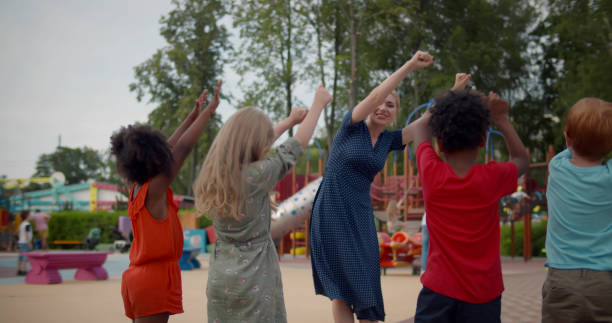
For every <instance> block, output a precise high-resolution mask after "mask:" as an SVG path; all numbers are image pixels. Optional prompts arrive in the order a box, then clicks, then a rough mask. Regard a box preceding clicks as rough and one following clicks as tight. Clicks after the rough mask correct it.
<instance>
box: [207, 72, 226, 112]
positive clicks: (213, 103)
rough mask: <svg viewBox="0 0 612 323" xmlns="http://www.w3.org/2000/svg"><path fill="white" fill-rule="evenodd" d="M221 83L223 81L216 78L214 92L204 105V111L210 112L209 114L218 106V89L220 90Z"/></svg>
mask: <svg viewBox="0 0 612 323" xmlns="http://www.w3.org/2000/svg"><path fill="white" fill-rule="evenodd" d="M221 84H223V81H222V80H217V86H215V94H214V96H213V99H212V101H210V103H209V104H208V106H207V107H206V112H207V113H210V114H211V115H212V114H213V113H215V110H217V107H218V106H219V91H220V90H221Z"/></svg>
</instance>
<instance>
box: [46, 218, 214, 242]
mask: <svg viewBox="0 0 612 323" xmlns="http://www.w3.org/2000/svg"><path fill="white" fill-rule="evenodd" d="M190 211H191V212H193V210H180V211H179V214H180V213H182V212H190ZM127 215H128V213H127V210H123V211H113V212H108V211H94V212H89V211H60V212H54V213H52V214H51V220H49V236H48V238H47V242H48V244H49V246H50V247H53V241H55V240H75V241H83V239H85V237H87V234H88V233H89V230H91V229H93V228H100V230H101V234H100V243H113V242H114V240H115V239H114V237H113V234H112V232H111V231H110V230H109V227H110V226H114V227H116V226H118V224H119V216H127ZM198 221H199V225H200V227H201V228H205V227H207V226H209V225H211V224H212V221H211V220H210V219H209V218H208V217H205V216H201V217H199V218H198Z"/></svg>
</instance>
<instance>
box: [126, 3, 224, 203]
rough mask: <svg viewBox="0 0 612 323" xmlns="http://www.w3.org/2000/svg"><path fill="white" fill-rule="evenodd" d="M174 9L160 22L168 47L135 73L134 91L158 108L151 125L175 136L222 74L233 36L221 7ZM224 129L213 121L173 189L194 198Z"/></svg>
mask: <svg viewBox="0 0 612 323" xmlns="http://www.w3.org/2000/svg"><path fill="white" fill-rule="evenodd" d="M172 3H173V5H174V9H173V10H172V11H170V12H169V13H168V15H166V16H163V17H162V18H161V20H160V23H161V25H162V27H161V31H160V33H161V35H162V36H163V37H164V39H165V40H166V42H167V43H168V45H167V46H166V47H164V48H161V49H159V50H157V52H156V53H155V54H153V56H152V57H151V58H149V59H148V60H146V61H145V62H143V63H142V64H140V65H138V66H136V67H135V68H134V74H135V77H136V82H134V83H132V84H130V90H131V91H134V92H136V95H137V99H138V100H139V101H141V100H142V99H143V98H144V97H148V98H149V102H150V103H154V104H156V105H157V107H156V108H155V109H154V110H153V111H152V112H151V113H150V114H149V119H148V123H149V124H150V125H151V126H153V127H154V128H157V129H161V130H162V131H164V132H165V133H166V135H168V136H169V135H170V134H171V133H172V132H173V131H174V130H175V129H176V128H177V127H178V125H179V124H180V123H181V122H182V120H183V119H184V118H185V117H186V116H187V114H188V113H189V112H190V111H191V109H192V108H193V104H194V102H195V100H196V99H197V97H198V96H199V94H200V92H201V91H202V89H203V88H209V89H212V88H213V87H214V85H215V84H216V80H217V79H218V78H219V76H220V75H221V74H222V72H223V71H222V69H223V64H224V63H225V61H226V60H225V58H224V56H223V53H224V51H226V50H228V49H229V48H230V46H229V44H228V43H227V40H228V33H227V30H226V28H225V27H224V26H222V25H220V23H219V20H220V19H221V18H222V17H224V16H225V15H226V14H227V10H226V8H225V7H224V5H223V3H222V1H215V0H184V1H179V0H173V1H172ZM219 125H220V119H219V117H218V116H214V117H213V118H211V119H210V121H209V124H208V125H207V129H206V130H205V131H204V135H203V136H202V137H201V138H200V140H199V142H198V144H197V145H196V146H195V147H194V149H193V152H192V155H191V163H190V165H187V164H188V163H185V164H186V165H185V166H183V168H182V169H181V171H180V172H179V174H178V175H177V177H176V179H175V180H174V182H173V184H172V188H173V190H174V191H175V192H176V193H179V194H189V195H190V194H191V183H193V181H194V179H195V176H196V175H197V173H196V171H197V168H198V164H199V162H200V161H201V160H202V159H203V155H204V154H203V153H204V152H206V151H207V150H208V147H209V146H210V144H211V143H212V140H213V139H214V137H215V135H216V133H217V131H218V129H219Z"/></svg>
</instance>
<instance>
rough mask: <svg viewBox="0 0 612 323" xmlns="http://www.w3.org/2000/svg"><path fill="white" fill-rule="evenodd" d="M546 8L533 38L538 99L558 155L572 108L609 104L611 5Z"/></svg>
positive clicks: (583, 1)
mask: <svg viewBox="0 0 612 323" xmlns="http://www.w3.org/2000/svg"><path fill="white" fill-rule="evenodd" d="M545 8H546V9H547V11H548V16H547V17H545V19H543V20H542V21H541V22H540V24H539V25H538V27H537V28H536V30H535V31H534V32H533V35H534V37H535V39H536V41H537V43H538V45H539V46H540V52H541V53H542V54H541V55H540V56H539V57H538V62H537V65H538V66H540V69H539V72H540V75H539V76H540V77H539V82H540V83H539V88H538V92H539V93H538V94H539V96H537V98H538V99H539V101H538V103H540V104H541V105H543V106H544V107H545V108H547V109H546V110H547V112H548V114H549V116H550V119H551V124H553V125H554V126H552V127H551V131H552V140H553V141H554V144H555V150H556V151H560V150H561V149H563V148H564V147H565V141H564V139H563V127H562V121H563V118H564V116H565V114H566V113H567V111H568V110H569V108H571V107H572V105H574V103H576V102H577V101H578V100H579V99H580V98H583V97H589V96H591V97H598V98H600V99H603V100H606V101H612V73H610V71H612V27H611V22H610V20H611V19H612V4H611V3H610V1H603V0H589V1H587V0H572V1H552V0H550V1H548V2H547V4H546V7H545ZM550 143H552V142H550Z"/></svg>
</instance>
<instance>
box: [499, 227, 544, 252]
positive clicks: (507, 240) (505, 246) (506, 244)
mask: <svg viewBox="0 0 612 323" xmlns="http://www.w3.org/2000/svg"><path fill="white" fill-rule="evenodd" d="M510 229H511V227H510V225H504V226H502V227H501V228H500V233H501V246H500V252H501V255H502V256H510V255H511V253H510V251H511V235H510ZM545 242H546V221H540V222H532V224H531V254H532V255H533V256H534V257H545V256H546V255H545V254H544V253H543V252H542V249H544V244H545ZM514 251H515V256H516V257H522V256H523V222H522V221H521V222H514Z"/></svg>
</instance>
